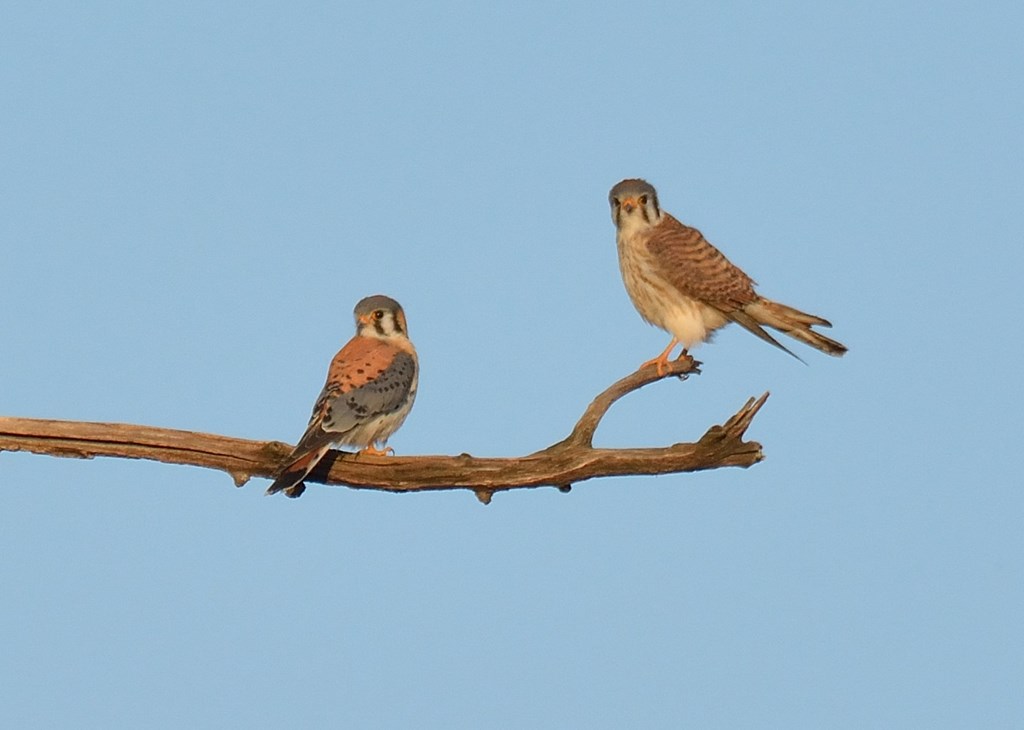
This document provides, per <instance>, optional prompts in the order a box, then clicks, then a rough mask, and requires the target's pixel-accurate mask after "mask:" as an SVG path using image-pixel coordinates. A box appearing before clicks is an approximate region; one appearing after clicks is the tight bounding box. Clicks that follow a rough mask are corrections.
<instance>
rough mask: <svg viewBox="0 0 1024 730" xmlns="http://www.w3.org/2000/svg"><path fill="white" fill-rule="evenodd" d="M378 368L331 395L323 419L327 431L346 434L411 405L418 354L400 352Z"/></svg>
mask: <svg viewBox="0 0 1024 730" xmlns="http://www.w3.org/2000/svg"><path fill="white" fill-rule="evenodd" d="M378 370H379V372H378V373H377V374H376V375H375V376H374V377H373V378H372V379H371V380H368V381H367V382H364V383H362V384H360V385H358V386H356V387H354V388H351V389H345V388H344V387H342V388H338V389H336V390H334V392H333V393H332V394H330V396H329V401H328V406H327V412H326V413H325V414H324V420H323V429H324V430H325V431H327V432H328V433H335V434H341V435H343V434H345V433H348V432H350V431H352V430H353V429H355V428H357V427H359V426H361V425H363V424H365V423H367V422H369V421H372V420H374V419H377V418H381V417H382V416H388V415H392V414H394V413H397V412H398V411H401V410H402V409H404V408H407V407H408V406H409V405H410V401H411V399H412V397H413V396H415V387H416V358H415V356H414V355H412V354H410V353H408V352H405V351H398V352H397V353H395V355H394V357H393V358H392V359H391V361H390V362H389V363H388V365H387V366H386V367H384V368H379V369H378ZM325 390H326V389H325ZM325 395H326V393H325Z"/></svg>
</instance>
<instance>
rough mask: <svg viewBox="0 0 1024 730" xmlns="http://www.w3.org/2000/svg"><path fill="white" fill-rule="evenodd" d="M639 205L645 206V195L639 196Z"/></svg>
mask: <svg viewBox="0 0 1024 730" xmlns="http://www.w3.org/2000/svg"><path fill="white" fill-rule="evenodd" d="M640 205H647V196H646V195H641V196H640Z"/></svg>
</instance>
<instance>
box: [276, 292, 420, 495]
mask: <svg viewBox="0 0 1024 730" xmlns="http://www.w3.org/2000/svg"><path fill="white" fill-rule="evenodd" d="M354 315H355V320H356V334H355V337H353V338H352V339H351V340H349V341H348V344H346V345H345V346H344V347H343V348H341V350H339V351H338V354H337V355H335V356H334V360H332V361H331V366H330V368H329V369H328V370H327V383H326V384H325V385H324V389H323V390H322V391H321V392H320V397H319V398H317V400H316V405H314V406H313V415H312V416H311V417H310V419H309V426H308V427H307V428H306V433H304V434H303V435H302V438H301V439H299V443H298V445H297V446H296V447H295V449H294V450H293V451H292V453H291V455H290V456H289V457H288V462H287V466H285V467H284V469H283V470H282V471H281V475H280V476H279V477H278V478H277V480H276V481H275V482H274V483H273V484H271V485H270V487H269V488H268V489H267V494H276V493H277V492H280V491H283V492H284V493H285V494H286V495H288V496H289V497H299V496H301V495H302V492H303V491H305V489H306V485H305V484H304V483H303V480H304V479H305V478H306V475H308V474H309V472H310V471H312V469H313V467H315V466H316V465H317V462H319V461H320V459H322V458H323V457H324V454H326V453H327V450H328V449H330V448H331V446H334V445H338V446H357V447H359V448H360V449H361V451H360V453H363V454H373V455H375V456H384V455H385V454H388V453H394V450H393V449H391V448H386V445H387V440H388V437H389V436H391V434H393V433H394V432H395V431H397V430H398V427H399V426H401V425H402V422H403V421H404V420H405V417H406V416H408V415H409V411H410V410H411V409H412V402H413V399H414V398H415V397H416V384H417V379H418V372H417V371H418V360H417V358H416V348H414V347H413V345H412V342H411V341H410V340H409V335H408V333H407V331H406V329H407V328H406V323H405V312H403V311H402V307H401V305H399V303H398V302H396V301H395V300H394V299H391V298H390V297H385V296H381V295H376V296H372V297H366V298H365V299H363V300H361V301H360V302H359V303H358V304H356V308H355V312H354ZM376 444H380V445H381V447H385V448H381V449H378V448H377V447H376Z"/></svg>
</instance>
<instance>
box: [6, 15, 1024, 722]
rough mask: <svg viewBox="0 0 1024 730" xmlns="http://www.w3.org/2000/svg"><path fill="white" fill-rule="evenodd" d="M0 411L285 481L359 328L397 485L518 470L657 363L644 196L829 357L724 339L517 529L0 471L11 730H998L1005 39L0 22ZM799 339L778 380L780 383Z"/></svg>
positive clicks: (1020, 672) (1006, 282)
mask: <svg viewBox="0 0 1024 730" xmlns="http://www.w3.org/2000/svg"><path fill="white" fill-rule="evenodd" d="M2 25H3V27H2V28H0V94H2V104H0V245H2V250H3V258H2V264H0V311H2V312H3V318H2V322H3V326H2V329H0V353H2V356H0V386H2V390H0V414H3V415H12V416H29V417H46V418H67V419H82V420H98V421H118V422H128V423H144V424H150V425H156V426H167V427H176V428H186V429H194V430H199V431H209V432H214V433H223V434H228V435H233V436H240V437H248V438H254V439H279V440H283V441H288V442H294V440H295V439H297V438H298V436H299V435H300V434H301V432H302V430H303V428H304V426H305V423H306V419H307V418H308V415H309V409H310V407H311V405H312V402H313V400H314V398H315V397H316V395H317V393H318V391H319V389H320V387H321V385H322V383H323V377H324V373H325V372H326V367H327V363H328V361H329V360H330V358H331V356H332V355H333V354H334V352H335V351H336V350H337V348H338V347H339V346H340V345H341V344H342V343H344V342H345V341H346V340H347V339H348V338H349V337H350V336H351V334H352V323H351V310H352V306H353V304H354V303H355V302H356V301H357V300H358V299H359V298H361V297H363V296H364V295H367V294H372V293H378V292H382V293H386V294H389V295H391V296H393V297H395V298H397V299H398V300H399V301H401V302H402V303H403V305H404V306H405V309H406V311H407V313H408V318H409V323H410V328H411V334H412V336H413V339H414V341H415V342H416V344H417V346H418V348H419V352H420V357H421V361H422V376H421V387H420V395H419V399H418V402H417V404H416V407H415V409H414V410H413V413H412V415H411V416H410V418H409V420H408V422H407V423H406V425H405V427H404V428H403V429H402V430H401V431H400V432H399V433H398V434H397V435H396V436H395V437H394V438H393V439H392V441H391V444H392V446H394V447H395V449H396V450H397V451H398V452H399V453H401V454H407V455H408V454H432V453H459V452H462V451H467V452H471V453H473V454H478V455H508V456H512V455H517V454H523V453H527V452H529V451H533V450H535V449H538V448H541V447H544V446H546V445H548V444H549V443H551V442H553V441H555V440H557V439H559V438H561V437H562V436H564V435H565V433H566V432H567V431H568V429H569V428H570V427H571V425H572V424H573V422H574V421H575V420H576V418H577V416H578V415H579V413H580V412H581V411H582V409H583V408H584V407H585V406H586V404H587V403H588V402H589V400H590V398H591V397H592V396H593V395H594V394H596V393H597V392H599V391H600V390H602V389H603V388H604V387H605V386H606V385H608V384H609V383H611V382H612V381H613V380H615V379H617V378H618V377H620V376H622V375H625V374H626V373H628V372H630V371H631V370H633V369H634V368H635V367H636V365H638V364H639V363H640V362H641V361H642V360H645V359H647V358H649V357H652V356H653V355H655V354H656V353H657V352H659V351H660V350H661V348H662V347H663V346H664V345H665V343H666V342H667V338H666V336H665V335H664V334H663V333H661V332H660V331H658V330H655V329H653V328H650V327H648V326H647V325H645V324H644V323H643V322H642V321H641V320H640V318H639V317H638V315H637V314H636V313H635V311H634V310H633V308H632V307H631V305H630V303H629V301H628V299H627V297H626V294H625V291H624V289H623V287H622V283H621V280H620V278H619V273H618V267H617V263H616V259H615V249H614V228H613V226H612V223H611V220H610V218H609V215H608V210H607V202H606V196H607V191H608V189H609V188H610V187H611V186H612V185H613V184H614V183H615V182H617V181H618V180H620V179H621V178H624V177H634V176H640V177H645V178H647V179H648V180H650V181H651V182H652V183H654V184H655V185H656V186H657V187H658V189H659V192H660V195H661V200H662V203H663V206H664V207H665V208H666V209H667V210H668V211H670V212H672V213H673V214H675V215H676V216H677V217H679V218H681V219H682V220H684V221H686V222H688V223H690V224H692V225H695V226H697V227H699V228H701V229H702V230H703V231H704V233H705V234H706V235H707V236H708V238H709V239H710V240H711V241H712V242H713V243H715V244H716V245H718V246H719V247H720V248H721V249H723V250H724V251H725V252H726V254H727V255H728V256H730V257H731V258H732V260H733V261H734V262H736V263H737V264H739V265H740V266H742V267H743V268H745V269H746V270H747V271H748V272H749V273H750V274H751V275H752V276H754V277H755V278H756V279H757V280H758V281H759V282H760V289H761V291H762V292H763V293H764V294H766V295H768V296H771V297H774V298H777V299H780V300H782V301H785V302H787V303H790V304H793V305H796V306H799V307H801V308H805V309H808V310H810V311H813V312H815V313H819V314H822V315H824V316H826V317H828V318H830V319H831V320H833V322H834V323H835V325H836V327H835V330H834V334H835V336H836V337H838V338H839V339H841V340H842V341H844V342H845V343H847V344H848V345H849V346H850V348H851V351H850V353H849V355H848V356H847V357H846V358H845V359H843V360H834V359H831V358H827V357H825V356H823V355H820V354H818V353H816V352H814V351H810V350H807V349H806V348H801V349H800V350H799V352H800V354H801V355H802V356H803V357H804V358H805V359H806V360H807V361H808V363H809V364H808V366H806V367H805V366H804V365H801V364H800V363H798V362H797V361H795V360H793V359H791V358H789V357H787V356H785V355H784V354H781V353H779V352H778V351H776V350H774V349H773V348H770V347H768V346H766V345H765V344H764V343H762V342H760V341H758V340H756V339H755V338H753V337H751V336H750V335H748V334H746V333H745V332H743V331H741V330H738V329H730V330H726V331H724V332H722V333H721V334H720V335H719V336H718V338H717V340H716V342H715V343H713V344H711V345H707V346H704V347H703V348H701V349H700V350H699V351H698V355H699V357H700V359H702V360H703V361H704V363H705V372H704V374H703V375H701V376H699V377H696V378H693V379H691V380H690V381H689V382H686V383H678V382H675V381H672V382H662V383H659V384H657V385H655V386H652V387H650V388H648V389H646V390H644V391H641V392H639V393H635V394H633V395H632V396H630V397H629V398H627V399H626V400H625V401H623V402H621V403H620V404H619V405H618V406H617V407H616V409H615V410H614V411H613V412H612V413H611V414H610V415H609V417H608V419H607V420H606V422H605V423H604V425H603V426H602V429H601V430H600V431H599V433H598V441H599V442H600V444H602V445H609V446H611V445H617V446H638V445H647V446H660V445H665V444H668V443H672V442H674V441H681V440H692V439H694V438H696V437H698V436H699V435H700V434H701V433H702V432H703V431H704V429H705V428H706V427H707V426H709V425H711V424H712V423H717V422H721V421H722V420H723V419H724V418H726V417H727V416H728V415H730V414H731V413H733V412H734V411H735V410H736V409H737V408H738V407H739V406H740V405H741V404H742V403H743V401H744V400H745V399H746V398H747V397H748V396H751V395H756V394H760V393H761V392H762V391H764V390H771V392H772V398H771V399H770V400H769V402H768V404H767V406H766V407H765V409H764V410H763V412H762V413H761V414H760V416H759V417H758V418H757V420H756V421H755V422H754V425H753V427H752V429H751V431H750V437H751V438H753V439H756V440H758V441H760V442H762V444H763V445H764V448H765V453H766V455H767V460H766V461H764V462H763V463H761V464H759V465H757V466H755V467H753V468H751V469H749V470H738V469H733V470H720V471H717V472H710V473H703V474H694V475H674V476H664V477H659V478H642V477H634V478H626V479H607V480H600V481H593V482H588V483H585V484H581V485H579V486H578V487H577V488H576V489H574V490H573V491H572V493H570V494H568V495H563V494H560V493H558V492H557V491H554V490H532V491H517V492H512V493H506V494H499V495H498V496H497V497H496V498H495V499H494V501H493V503H492V504H491V505H489V506H487V507H484V506H482V505H480V504H479V503H477V501H476V499H475V498H474V497H473V496H472V494H470V493H468V492H450V493H437V494H414V495H399V496H396V495H390V494H383V493H374V492H357V491H352V490H349V489H345V488H323V487H316V486H314V487H311V488H310V489H309V491H307V493H306V495H305V496H304V497H303V498H302V499H301V500H297V501H291V500H287V499H283V498H279V499H271V498H266V497H264V496H263V489H264V488H265V486H266V484H267V482H266V481H265V480H253V481H252V482H251V483H250V484H248V485H247V486H246V487H245V488H244V489H235V487H234V486H233V485H232V482H231V480H230V479H229V478H228V477H227V476H226V475H224V474H222V473H219V472H210V471H204V470H200V469H193V468H187V467H174V466H167V465H161V464H153V463H145V462H132V461H126V460H111V459H99V460H94V461H76V460H65V459H54V458H46V457H39V456H32V455H27V454H9V453H4V454H0V497H2V509H0V624H2V638H0V725H3V726H4V727H103V728H111V727H125V728H129V727H131V728H135V727H158V728H162V727H166V728H180V727H195V728H218V727H253V728H263V727H265V728H273V727H324V728H327V727H332V728H333V727H424V728H453V727H466V728H480V727H510V728H511V727H522V728H537V727H551V728H566V727H586V728H623V727H645V728H677V727H701V728H717V727H721V728H736V727H785V728H804V727H807V728H822V727H829V728H845V727H849V728H864V727H893V728H903V727H1020V726H1022V725H1024V700H1022V696H1021V692H1020V688H1021V685H1022V678H1024V659H1022V657H1024V628H1022V620H1021V616H1022V613H1024V567H1022V566H1024V530H1022V526H1024V494H1022V481H1024V480H1022V479H1021V476H1020V474H1019V465H1018V458H1017V457H1016V456H1015V454H1016V453H1017V452H1018V451H1019V450H1020V445H1019V439H1020V434H1021V432H1022V430H1024V422H1022V417H1021V405H1022V402H1024V389H1022V386H1021V376H1020V372H1021V369H1022V365H1021V354H1022V353H1021V349H1022V348H1021V344H1020V326H1021V325H1020V322H1021V315H1022V314H1024V312H1022V306H1021V300H1020V294H1019V289H1020V272H1021V270H1022V263H1024V262H1022V257H1021V243H1022V235H1021V227H1022V226H1021V206H1022V201H1024V185H1022V170H1024V134H1022V132H1021V127H1020V124H1021V119H1022V118H1024V101H1022V87H1021V81H1020V75H1021V70H1022V67H1024V52H1022V50H1021V41H1020V39H1021V33H1022V29H1024V11H1022V10H1021V6H1020V4H1019V3H986V4H983V7H978V6H977V4H967V3H962V4H953V3H934V2H930V3H925V2H921V3H895V4H894V3H891V2H890V3H874V2H869V3H864V2H857V3H822V2H806V3H773V4H770V5H769V4H734V3H717V4H709V3H706V2H704V3H689V2H687V3H678V2H674V3H660V4H644V3H621V4H620V3H592V2H588V3H583V2H579V3H567V4H562V3H515V4H494V3H398V4H389V3H347V4H344V5H342V4H333V3H301V2H289V3H279V4H275V3H266V2H255V3H254V2H251V1H250V2H245V3H234V2H227V3H216V4H211V3H202V2H179V3H172V4H155V3H150V4H145V7H142V6H140V4H132V3H70V2H53V3H39V4H30V3H22V4H20V6H18V7H14V6H12V7H8V8H7V9H6V10H5V12H4V19H3V24H2ZM798 347H799V345H798Z"/></svg>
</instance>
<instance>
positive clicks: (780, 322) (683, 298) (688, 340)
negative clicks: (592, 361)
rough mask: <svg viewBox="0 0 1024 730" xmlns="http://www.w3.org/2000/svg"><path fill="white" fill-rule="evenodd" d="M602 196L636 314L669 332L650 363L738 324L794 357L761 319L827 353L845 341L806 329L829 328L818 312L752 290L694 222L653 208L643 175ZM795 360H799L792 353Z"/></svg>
mask: <svg viewBox="0 0 1024 730" xmlns="http://www.w3.org/2000/svg"><path fill="white" fill-rule="evenodd" d="M608 201H609V203H611V207H612V221H614V223H615V227H616V228H617V229H618V235H617V236H616V244H617V246H618V249H619V268H620V269H621V271H622V279H623V281H624V282H625V284H626V291H627V292H628V293H629V298H630V299H632V300H633V306H635V307H636V308H637V311H638V312H640V316H641V317H643V318H644V320H646V321H647V322H649V323H650V324H653V325H656V326H658V327H661V328H662V329H663V330H666V331H667V332H668V333H669V334H670V335H672V341H671V342H670V343H669V345H668V347H666V348H665V351H664V352H662V353H661V354H660V355H658V357H656V358H654V359H652V360H648V361H647V362H645V363H644V364H643V365H641V367H643V366H644V365H652V364H653V365H655V366H656V367H657V369H658V374H659V375H663V374H664V372H665V367H666V365H667V364H668V357H669V354H670V353H671V352H672V349H673V348H674V347H675V346H676V345H677V344H679V343H682V345H683V353H684V354H685V353H686V351H687V350H689V349H690V348H691V347H693V346H695V345H697V344H699V343H701V342H705V341H707V340H708V339H710V337H711V335H712V333H714V331H715V330H716V329H718V328H719V327H722V326H724V325H726V324H728V323H729V322H736V323H737V324H740V325H742V326H743V327H745V328H746V329H748V330H749V331H750V332H753V333H754V334H755V335H757V336H758V337H760V338H761V339H762V340H765V341H766V342H770V343H771V344H773V345H775V346H776V347H779V348H781V349H783V350H785V351H786V352H789V354H790V355H793V357H797V356H796V355H795V354H794V353H792V352H790V351H789V350H788V349H787V348H786V347H784V346H783V345H782V344H780V343H779V342H778V341H777V340H776V339H775V338H774V337H772V336H771V335H770V334H768V333H767V332H766V331H765V330H764V329H763V328H762V325H765V326H768V327H772V328H774V329H777V330H780V331H782V332H785V333H786V334H787V335H789V336H790V337H793V338H795V339H797V340H800V341H801V342H804V343H806V344H808V345H810V346H811V347H815V348H817V349H819V350H821V351H822V352H827V353H828V354H829V355H837V356H838V355H842V354H843V353H845V352H846V346H845V345H843V344H841V343H839V342H836V341H835V340H831V339H829V338H828V337H825V336H824V335H822V334H821V333H819V332H815V331H814V330H812V329H811V326H812V325H821V326H823V327H831V326H832V325H831V324H830V323H829V322H828V321H827V320H825V319H822V318H821V317H816V316H814V315H813V314H806V313H805V312H801V311H800V310H798V309H793V308H792V307H787V306H786V305H785V304H779V303H778V302H773V301H771V300H770V299H765V298H764V297H762V296H760V295H758V294H757V293H756V292H755V291H754V281H753V279H751V278H750V277H749V276H747V275H746V274H744V273H743V272H742V271H741V270H740V269H739V268H737V267H736V266H734V265H733V264H732V262H730V261H729V259H727V258H726V257H725V256H723V255H722V253H721V252H720V251H719V250H718V249H717V248H715V247H714V246H712V245H711V244H710V243H708V241H707V240H706V239H705V238H704V236H703V235H701V232H700V231H698V230H697V229H696V228H690V227H689V226H686V225H683V224H682V223H680V222H679V221H678V220H676V219H675V218H673V217H672V216H671V215H669V214H668V213H666V212H664V211H663V210H661V208H660V207H659V206H658V193H657V192H656V191H655V189H654V186H652V185H651V184H650V183H648V182H646V181H644V180H623V181H622V182H620V183H619V184H618V185H616V186H615V187H613V188H612V189H611V192H610V193H609V194H608ZM797 359H799V358H797Z"/></svg>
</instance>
